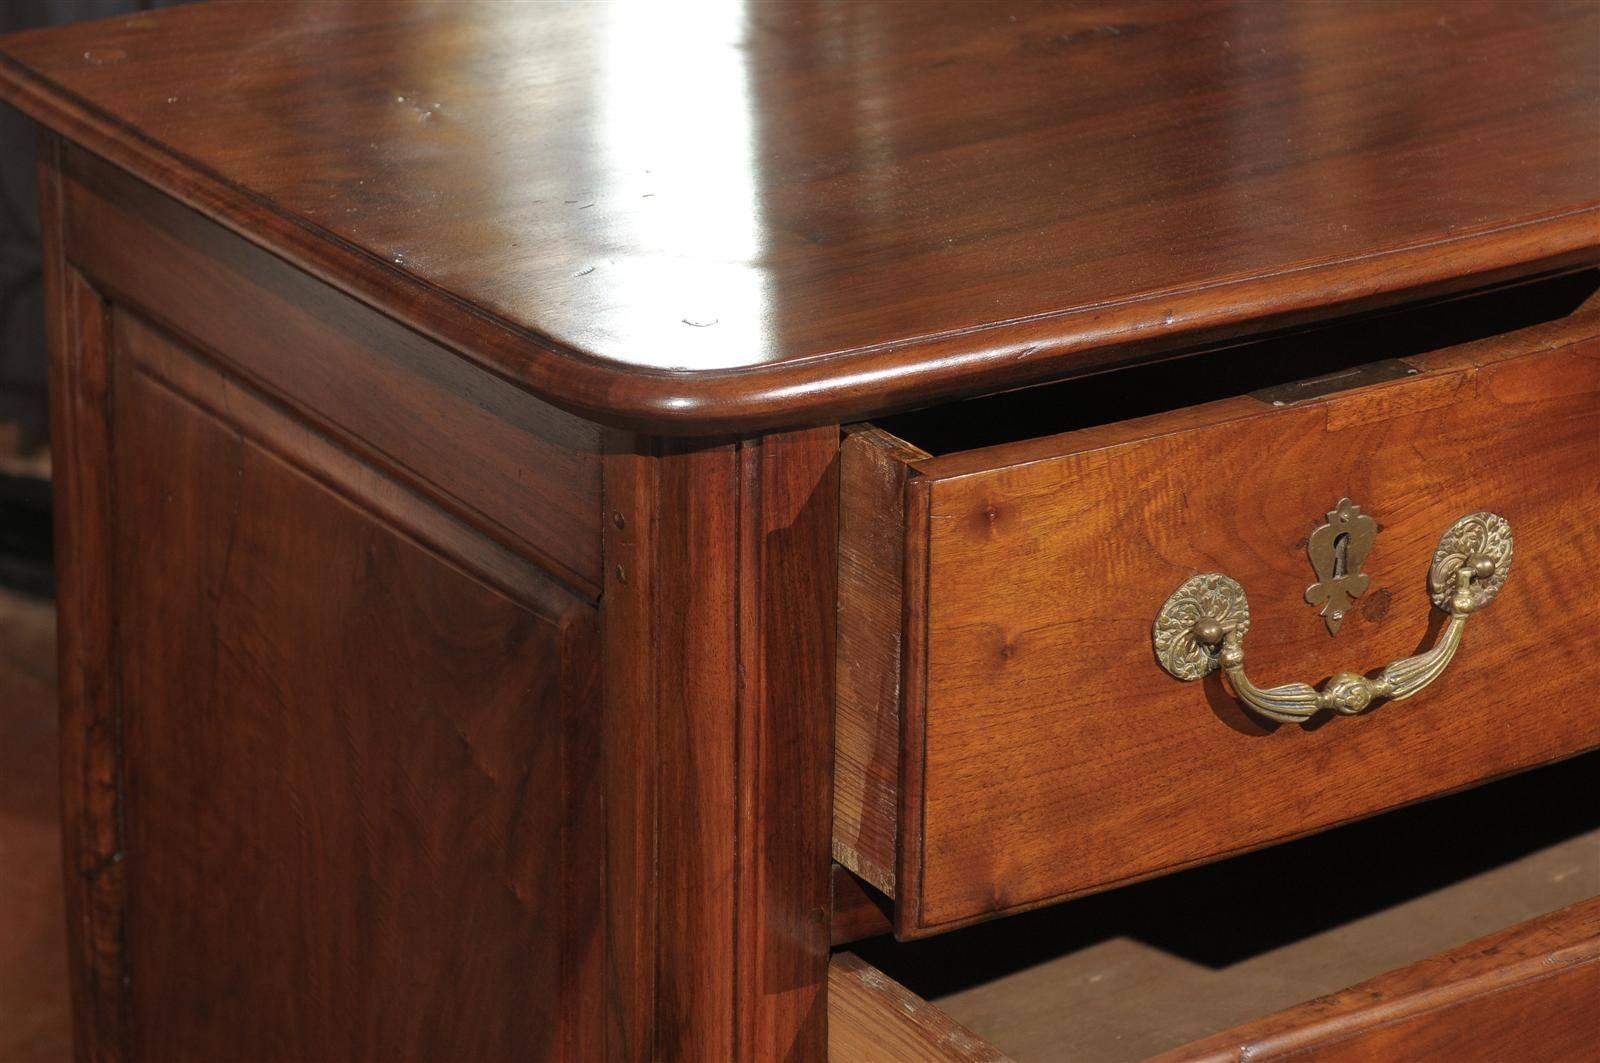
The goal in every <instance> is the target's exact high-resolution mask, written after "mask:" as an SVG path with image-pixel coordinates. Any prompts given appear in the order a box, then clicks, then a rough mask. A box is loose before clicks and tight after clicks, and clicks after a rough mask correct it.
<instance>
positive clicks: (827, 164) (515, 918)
mask: <svg viewBox="0 0 1600 1063" xmlns="http://www.w3.org/2000/svg"><path fill="white" fill-rule="evenodd" d="M1597 40H1600V7H1597V6H1596V5H1594V4H1592V3H1572V4H1561V3H1554V4H1542V5H1531V4H1520V3H1501V4H1494V3H1485V4H1471V5H1464V4H1454V3H1423V2H1417V3H1407V4H1395V5H1375V4H1373V5H1366V4H1363V5H1354V4H1339V3H1317V2H1305V3H1293V4H1243V3H1241V4H1205V3H1191V2H1186V0H1179V2H1172V3H1141V4H1131V3H1118V2H1104V3H1085V4H1064V5H1044V4H1027V3H1009V2H996V3H987V4H943V3H932V2H929V3H919V4H904V3H898V4H890V3H885V4H870V3H861V4H798V3H795V4H791V3H786V2H785V3H761V4H741V3H737V2H733V3H726V4H721V3H719V4H703V5H683V6H678V5H627V4H583V5H573V6H557V5H546V4H510V3H484V4H466V3H437V4H427V3H410V2H407V3H396V4H333V3H300V4H282V5H254V4H214V5H213V4H202V5H194V6H190V7H184V8H177V9H169V10H160V11H153V12H147V13H143V14H139V15H136V16H132V17H123V18H115V19H110V20H105V21H99V22H90V23H85V24H81V25H77V26H73V27H66V28H59V29H51V30H43V31H38V32H31V33H26V34H20V35H15V36H12V37H9V38H6V39H4V40H0V95H3V97H4V98H5V99H6V100H8V101H9V102H10V103H11V104H12V105H13V106H15V107H17V108H19V109H20V110H22V111H23V112H24V113H26V114H27V115H29V116H31V117H32V118H34V119H36V120H37V122H38V123H39V125H40V127H41V139H40V146H41V148H40V150H41V160H40V169H39V175H40V189H39V194H40V197H41V202H42V204H43V233H42V239H43V242H44V247H45V261H46V282H47V287H48V293H49V313H50V330H51V343H52V374H53V375H52V387H53V411H52V431H53V448H54V452H55V456H56V457H55V463H56V468H57V469H58V477H57V481H56V503H57V513H58V517H59V530H58V558H59V560H58V565H59V573H58V580H59V593H60V616H61V661H62V670H61V675H62V699H63V700H62V706H61V711H62V737H63V758H64V759H63V779H64V784H65V785H64V818H65V824H66V853H67V857H66V859H67V864H68V871H69V874H68V876H67V877H68V883H69V897H68V908H69V913H70V922H71V932H72V950H73V954H72V970H73V979H74V982H73V991H74V1006H75V1017H76V1032H77V1046H78V1052H79V1055H80V1057H81V1058H82V1059H85V1060H108V1061H109V1060H129V1061H131V1060H178V1059H195V1060H202V1059H244V1058H260V1059H276V1060H296V1059H373V1060H379V1059H382V1060H392V1059H402V1058H405V1059H419V1060H421V1059H472V1060H501V1059H505V1060H511V1059H530V1058H537V1059H568V1060H592V1059H647V1058H663V1059H683V1060H729V1059H762V1060H764V1059H823V1058H827V1057H828V1056H829V1055H830V1054H831V1055H832V1057H833V1058H836V1059H846V1058H852V1059H867V1060H887V1059H975V1058H976V1059H987V1058H1001V1057H1002V1053H1003V1051H1004V1050H1005V1048H1006V1046H1005V1045H1004V1044H998V1045H994V1044H988V1043H986V1042H985V1041H984V1039H982V1038H980V1037H978V1036H977V1035H975V1034H973V1033H972V1032H971V1031H970V1030H966V1029H963V1028H962V1027H961V1026H960V1025H959V1024H958V1023H956V1022H954V1021H953V1020H951V1019H950V1018H949V1017H948V1016H945V1015H943V1014H941V1013H940V1012H939V1011H938V1010H937V1009H935V1008H933V1007H932V1006H930V1005H928V1004H927V1003H926V1002H924V1001H922V1000H919V999H917V998H916V997H915V996H913V995H911V994H910V993H909V992H908V991H907V990H905V989H903V988H902V987H900V986H898V985H896V984H895V983H894V982H893V981H892V980H890V979H888V978H886V977H884V976H883V975H882V974H881V973H880V972H879V971H877V970H876V969H874V968H873V967H872V966H871V965H869V964H867V963H865V962H864V961H863V960H861V959H860V958H858V957H857V956H856V955H854V954H852V953H851V952H850V951H849V950H847V949H845V948H843V946H845V945H847V944H849V943H850V942H852V941H855V940H859V939H862V938H865V937H869V936H873V935H881V934H885V933H888V932H890V931H891V930H892V931H893V933H894V934H895V935H896V936H897V937H898V938H899V939H901V940H902V941H910V939H914V938H925V937H930V936H933V935H938V934H943V933H944V932H946V931H951V930H953V929H955V928H957V927H963V926H967V925H969V924H975V923H979V922H982V921H985V920H990V919H993V918H995V917H998V916H1002V915H1010V914H1012V913H1018V912H1021V911H1024V910H1027V909H1032V908H1037V907H1041V906H1045V905H1051V904H1057V903H1060V902H1069V901H1071V900H1072V899H1073V898H1077V897H1080V896H1084V895H1088V894H1093V893H1099V892H1102V891H1107V890H1111V889H1112V888H1114V887H1120V886H1123V885H1126V884H1128V883H1132V882H1135V881H1137V880H1141V879H1150V878H1153V877H1156V876H1163V875H1167V874H1169V873H1173V872H1177V871H1180V870H1181V869H1184V868H1187V867H1191V866H1195V865H1200V864H1203V863H1205V862H1208V861H1214V860H1218V859H1220V858H1224V857H1229V856H1232V855H1234V854H1238V853H1242V852H1245V851H1247V850H1253V849H1259V848H1262V847H1266V846H1272V845H1275V844H1277V843H1281V842H1287V841H1289V840H1291V839H1294V838H1297V837H1300V836H1304V835H1309V834H1312V833H1314V832H1318V831H1322V830H1325V829H1327V828H1331V827H1335V826H1338V825H1340V824H1344V823H1348V822H1351V821H1353V820H1357V819H1361V818H1364V817H1368V816H1372V815H1374V814H1376V813H1380V812H1385V811H1388V810H1391V809H1395V808H1397V807H1399V806H1402V805H1407V804H1411V803H1414V802H1418V801H1421V800H1423V799H1426V798H1432V797H1436V796H1441V795H1444V794H1447V793H1450V792H1452V791H1457V790H1462V789H1464V788H1467V787H1471V786H1473V785H1475V784H1478V783H1483V782H1487V781H1489V780H1492V779H1495V778H1497V777H1500V776H1505V775H1509V774H1511V773H1515V772H1519V771H1523V770H1525V769H1530V768H1534V767H1536V766H1539V765H1543V764H1547V763H1551V762H1554V761H1557V760H1561V759H1563V758H1567V757H1571V756H1574V755H1576V754H1579V753H1582V752H1585V751H1587V750H1590V749H1593V748H1595V747H1597V746H1600V713H1596V712H1595V709H1596V703H1595V697H1596V695H1595V691H1596V689H1597V682H1596V681H1597V680H1600V596H1597V595H1596V594H1595V593H1594V590H1593V586H1592V583H1591V581H1590V579H1589V576H1588V574H1589V573H1590V572H1591V571H1592V570H1593V569H1594V567H1595V563H1596V558H1600V519H1597V518H1600V49H1597V48H1596V41H1597ZM1529 814H1530V815H1536V814H1537V810H1536V809H1530V810H1529ZM1597 972H1600V906H1597V905H1596V904H1594V903H1590V904H1587V905H1585V904H1579V905H1577V906H1575V907H1567V908H1565V909H1564V910H1563V911H1560V912H1557V913H1555V914H1554V915H1551V916H1549V917H1547V918H1544V919H1542V920H1539V921H1536V922H1534V923H1532V924H1525V925H1522V926H1518V927H1513V928H1511V929H1508V930H1505V931H1503V932H1502V933H1501V934H1500V935H1499V936H1497V937H1493V938H1491V939H1486V940H1485V941H1479V942H1477V943H1467V942H1466V941H1465V939H1463V940H1462V941H1461V942H1460V943H1459V947H1458V948H1457V949H1456V950H1455V951H1452V952H1449V953H1446V954H1445V955H1443V956H1442V957H1439V958H1436V959H1434V960H1427V961H1424V962H1422V963H1421V964H1419V965H1417V966H1415V967H1410V968H1406V969H1404V970H1400V971H1397V972H1395V973H1393V974H1390V975H1383V976H1380V978H1379V979H1378V980H1377V981H1376V982H1375V983H1369V984H1368V985H1366V986H1364V987H1361V988H1359V989H1357V990H1353V991H1351V992H1350V993H1347V994H1343V995H1336V996H1332V997H1323V998H1321V999H1319V1000H1318V1001H1316V1002H1314V1003H1313V1004H1309V1005H1305V1006H1304V1007H1303V1008H1300V1009H1291V1010H1290V1011H1287V1012H1282V1013H1280V1014H1278V1015H1276V1016H1269V1017H1267V1018H1264V1019H1261V1020H1259V1021H1257V1022H1256V1023H1254V1024H1252V1025H1248V1026H1246V1027H1244V1028H1241V1029H1239V1030H1235V1031H1233V1032H1231V1033H1219V1034H1218V1035H1217V1037H1216V1038H1215V1039H1213V1040H1211V1041H1206V1040H1204V1039H1202V1040H1200V1041H1197V1042H1195V1043H1193V1044H1190V1045H1188V1046H1187V1047H1179V1046H1177V1045H1174V1046H1171V1047H1172V1051H1173V1053H1174V1055H1173V1056H1172V1058H1185V1059H1200V1058H1230V1053H1233V1052H1234V1051H1235V1050H1237V1051H1238V1052H1240V1053H1243V1054H1246V1055H1248V1056H1249V1058H1252V1059H1255V1058H1265V1056H1266V1055H1269V1054H1271V1053H1272V1052H1290V1051H1296V1052H1298V1051H1316V1052H1321V1053H1324V1054H1323V1055H1319V1056H1317V1058H1329V1059H1362V1058H1375V1057H1381V1058H1450V1059H1466V1058H1483V1059H1491V1058H1507V1056H1506V1055H1505V1046H1507V1045H1516V1046H1518V1047H1519V1048H1520V1049H1529V1050H1533V1049H1534V1047H1536V1049H1537V1050H1536V1051H1535V1055H1537V1056H1538V1057H1539V1058H1558V1057H1561V1056H1562V1054H1563V1053H1567V1054H1569V1055H1570V1056H1571V1057H1572V1058H1581V1057H1582V1055H1583V1053H1584V1052H1585V1051H1589V1050H1592V1049H1593V1047H1594V1040H1593V1037H1592V1035H1593V1033H1594V1031H1593V1030H1592V1029H1589V1030H1587V1031H1585V1029H1584V1028H1583V1024H1584V1020H1583V1018H1582V1014H1583V1010H1584V1009H1583V1007H1582V1006H1581V1005H1582V1004H1583V1002H1585V1001H1587V1002H1588V1004H1589V1006H1590V1008H1591V1009H1592V1005H1593V1000H1594V995H1595V994H1596V993H1597V992H1600V984H1597ZM1374 1001H1379V1002H1381V1003H1380V1004H1374ZM1268 1010H1271V1009H1268ZM1590 1015H1591V1017H1592V1010H1591V1011H1590ZM1240 1046H1243V1047H1240Z"/></svg>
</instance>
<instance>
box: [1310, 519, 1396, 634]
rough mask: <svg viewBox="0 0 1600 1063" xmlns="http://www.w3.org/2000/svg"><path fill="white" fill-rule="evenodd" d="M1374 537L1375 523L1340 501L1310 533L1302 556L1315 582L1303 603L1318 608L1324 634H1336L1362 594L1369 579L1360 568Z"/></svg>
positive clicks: (1375, 538)
mask: <svg viewBox="0 0 1600 1063" xmlns="http://www.w3.org/2000/svg"><path fill="white" fill-rule="evenodd" d="M1377 538H1378V522H1377V521H1375V520H1373V519H1372V518H1371V517H1369V516H1367V515H1366V514H1365V513H1363V512H1361V507H1360V506H1358V505H1356V504H1355V503H1354V502H1352V501H1350V500H1349V499H1348V498H1341V499H1339V501H1338V502H1337V503H1336V504H1335V505H1334V507H1333V508H1332V509H1330V510H1328V523H1326V524H1324V525H1323V526H1322V527H1320V528H1318V529H1317V530H1316V531H1314V532H1312V533H1311V538H1310V539H1309V540H1307V542H1306V553H1307V554H1309V555H1310V556H1311V567H1312V569H1313V570H1314V571H1315V572H1316V574H1317V582H1316V583H1313V584H1312V585H1311V586H1310V587H1308V588H1306V601H1307V602H1309V603H1311V604H1312V605H1320V606H1322V620H1323V623H1325V624H1327V625H1328V634H1330V635H1337V634H1338V633H1339V625H1340V624H1343V623H1344V618H1345V614H1346V613H1348V612H1349V611H1350V606H1351V604H1352V601H1353V599H1355V598H1356V597H1357V596H1358V595H1360V594H1362V593H1363V592H1365V591H1366V589H1367V585H1368V583H1370V582H1371V581H1370V579H1369V577H1368V576H1367V574H1366V573H1365V572H1362V571H1361V566H1362V565H1363V564H1364V563H1365V562H1366V560H1367V554H1368V553H1369V552H1371V550H1372V544H1373V542H1375V541H1376V540H1377Z"/></svg>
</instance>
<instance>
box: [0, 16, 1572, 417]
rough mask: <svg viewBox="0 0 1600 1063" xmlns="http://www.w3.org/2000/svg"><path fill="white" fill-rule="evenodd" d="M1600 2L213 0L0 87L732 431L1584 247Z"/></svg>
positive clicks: (419, 325) (619, 398)
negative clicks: (617, 4)
mask: <svg viewBox="0 0 1600 1063" xmlns="http://www.w3.org/2000/svg"><path fill="white" fill-rule="evenodd" d="M1597 19H1600V12H1597V11H1596V9H1595V8H1594V5H1592V4H1587V3H1569V4H1546V5H1537V6H1535V5H1527V4H1521V3H1513V2H1508V3H1474V4H1456V3H1414V4H1405V5H1378V4H1366V5H1357V6H1355V7H1353V8H1352V7H1351V6H1350V5H1347V4H1342V3H1319V2H1308V3H1297V4H1288V5H1283V4H1237V5H1209V4H1203V3H1198V2H1171V3H1149V4H1146V3H1138V4H1135V3H1131V2H1102V3H1091V4H1081V5H1071V6H1055V5H1042V4H1027V3H1021V2H1017V3H993V4H980V5H970V4H961V3H939V4H935V3H923V4H917V5H906V4H878V5H867V4H852V5H845V6H832V5H820V6H818V5H804V4H798V3H796V4H759V5H754V4H751V5H744V4H731V5H723V6H717V7H713V8H704V9H701V8H696V9H694V10H692V11H691V10H689V9H660V10H659V11H656V10H654V9H653V10H652V11H650V12H648V13H641V12H630V13H628V14H626V15H624V14H623V13H622V12H621V10H620V9H613V8H611V7H609V6H606V5H574V6H572V7H567V8H555V7H552V6H550V5H513V4H486V5H466V4H435V5H426V4H414V3H405V4H381V5H380V4H354V5H330V4H320V3H300V4H293V5H271V6H267V5H249V4H240V5H196V6H190V7H186V8H179V9H173V10H163V11H157V12H149V13H145V14H142V15H140V16H138V17H136V18H131V19H128V18H124V19H115V20H106V21H103V22H98V23H92V24H88V25H83V26H77V27H72V28H68V29H60V30H51V31H42V32H35V33H29V34H24V35H18V36H14V37H12V38H10V39H9V40H8V41H7V43H6V45H5V48H4V53H5V54H4V57H3V59H0V93H3V94H4V96H5V98H6V99H8V100H9V101H10V102H12V103H13V104H15V105H16V106H18V107H21V108H22V109H24V110H25V111H27V112H28V113H29V114H31V115H33V116H34V117H36V118H38V119H40V120H41V121H43V122H45V123H46V124H48V125H50V126H51V127H52V128H54V129H57V130H58V131H60V132H62V133H64V134H66V135H68V136H69V137H71V138H72V139H74V140H75V141H77V142H79V143H82V144H83V145H85V146H86V147H88V148H90V149H91V150H93V151H94V152H96V153H97V154H99V155H101V156H103V157H105V158H107V159H110V160H111V161H113V162H115V163H117V164H119V165H121V166H124V167H126V168H127V169H129V170H130V171H132V172H134V173H136V174H138V175H139V176H141V177H142V178H144V179H146V180H148V181H150V182H151V183H153V184H155V185H156V186H157V187H160V188H162V189H164V190H166V191H168V192H170V193H173V194H175V195H177V196H178V197H179V198H181V199H183V200H184V201H185V202H186V203H188V204H190V205H191V206H193V207H195V208H196V209H199V210H201V211H202V212H204V213H206V214H208V215H209V216H211V217H212V218H214V219H216V220H219V221H221V222H223V223H224V224H226V225H229V226H230V227H233V228H235V229H236V230H238V231H240V232H241V233H243V234H244V235H246V236H247V237H248V238H249V239H251V240H252V241H255V242H257V243H260V244H262V245H263V246H265V247H268V248H270V249H271V250H272V251H273V252H274V253H276V254H279V255H281V256H283V257H284V258H286V259H287V260H288V261H290V262H291V263H294V264H296V265H298V266H300V267H301V268H303V269H305V270H306V271H308V272H311V273H313V274H315V275H318V276H320V277H322V278H323V279H325V280H329V281H331V282H332V283H335V284H337V285H338V286H340V287H342V288H343V289H344V290H346V291H349V292H351V293H354V294H356V295H358V296H359V297H360V298H362V299H363V300H365V301H367V302H370V303H372V304H373V305H375V306H377V307H379V308H381V309H382V310H383V311H384V312H386V313H388V314H390V315H392V316H393V317H395V318H396V319H397V320H400V321H403V322H405V323H406V324H408V325H409V326H411V327H412V328H414V329H416V330H417V331H419V332H421V333H422V334H424V335H427V336H431V337H433V338H435V339H436V340H439V341H441V342H442V343H444V344H445V345H446V346H449V347H451V348H453V349H455V350H457V351H459V352H460V353H461V354H462V355H463V356H464V357H466V358H468V359H470V360H472V361H474V362H476V363H478V364H479V365H481V366H484V367H487V368H490V369H492V370H493V371H495V372H497V373H499V374H502V375H504V376H505V377H507V378H508V379H511V380H514V381H516V382H518V383H519V384H521V385H522V386H525V387H527V388H529V389H531V390H533V391H534V392H536V393H537V394H540V395H542V396H544V397H546V398H549V399H550V400H551V401H554V402H557V403H559V404H562V405H565V406H567V407H569V408H572V409H574V410H577V411H579V412H582V413H584V414H586V415H588V416H591V417H593V418H594V419H596V420H599V421H604V422H609V423H614V424H621V425H624V426H626V427H632V428H639V429H652V430H656V431H663V432H691V433H706V432H713V431H727V430H733V429H741V430H754V429H759V428H766V427H772V426H774V425H778V424H795V423H801V422H809V423H818V422H821V421H825V420H839V419H841V418H850V417H855V416H859V415H863V414H869V413H874V412H879V411H881V410H883V409H886V408H888V407H891V406H905V405H911V404H917V403H925V402H928V401H931V400H933V399H936V398H939V397H941V396H948V395H953V394H957V393H970V392H972V391H975V390H981V389H993V388H999V387H1006V386H1012V385H1016V384H1021V383H1025V382H1029V381H1038V380H1042V379H1046V378H1050V377H1059V376H1063V375H1068V374H1072V373H1079V372H1084V371H1087V370H1092V369H1098V368H1104V367H1107V366H1112V365H1119V364H1126V363H1128V362H1130V361H1133V360H1137V359H1142V358H1148V357H1151V356H1153V355H1155V354H1159V353H1161V352H1164V351H1169V350H1172V349H1174V348H1175V347H1178V346H1183V345H1186V344H1192V343H1196V342H1200V341H1202V340H1216V339H1224V338H1228V337H1230V336H1235V335H1238V334H1240V333H1241V332H1245V331H1250V330H1253V329H1257V328H1259V327H1260V322H1262V321H1267V320H1270V321H1272V322H1274V323H1277V324H1284V323H1289V322H1292V321H1296V320H1306V319H1314V318H1323V317H1327V316H1330V315H1334V314H1338V313H1344V312H1349V311H1351V310H1354V309H1358V308H1361V307H1365V306H1371V305H1376V304H1383V303H1389V302H1394V301H1396V300H1398V299H1400V298H1404V297H1410V296H1415V295H1417V294H1420V293H1424V292H1429V291H1441V290H1459V289H1460V288H1463V287H1468V286H1471V285H1475V284H1481V283H1486V282H1488V281H1491V280H1494V279H1496V278H1500V279H1504V278H1506V277H1509V276H1516V275H1523V274H1526V273H1530V272H1534V271H1536V270H1538V269H1542V268H1545V267H1549V266H1553V265H1559V264H1563V263H1565V264H1569V265H1570V264H1575V263H1579V262H1594V261H1596V260H1597V258H1600V211H1597V210H1596V207H1597V197H1596V192H1595V189H1596V187H1600V183H1597V177H1600V159H1597V157H1596V155H1595V153H1594V151H1593V136H1594V128H1595V122H1596V117H1597V114H1600V55H1597V53H1596V52H1595V50H1594V49H1593V48H1591V47H1589V42H1590V41H1592V39H1593V37H1594V34H1595V33H1596V32H1597V28H1596V27H1597V22H1596V20H1597ZM555 69H559V70H560V71H561V76H560V77H555V76H553V75H552V73H551V71H552V70H555ZM218 71H226V76H225V77H220V78H219V77H218V76H217V72H218ZM685 72H690V74H689V75H688V76H686V75H685ZM686 116H689V117H686ZM686 122H687V123H690V124H685V123H686ZM352 130H361V131H362V133H361V135H360V136H352V135H351V131H352ZM1486 144H1492V145H1494V150H1492V151H1486V150H1484V145H1486ZM685 219H693V223H692V224H690V223H688V222H686V221H685Z"/></svg>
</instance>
